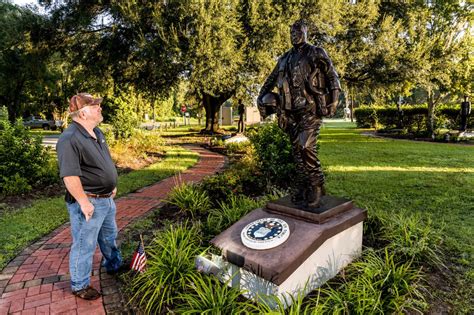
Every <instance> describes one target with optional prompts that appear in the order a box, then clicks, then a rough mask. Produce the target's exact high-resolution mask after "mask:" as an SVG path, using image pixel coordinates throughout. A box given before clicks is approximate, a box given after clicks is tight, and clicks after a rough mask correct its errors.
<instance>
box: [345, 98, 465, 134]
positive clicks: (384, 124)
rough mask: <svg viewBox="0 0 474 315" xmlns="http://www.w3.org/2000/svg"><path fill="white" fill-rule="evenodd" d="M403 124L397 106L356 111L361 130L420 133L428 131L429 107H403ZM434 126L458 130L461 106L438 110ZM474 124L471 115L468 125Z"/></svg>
mask: <svg viewBox="0 0 474 315" xmlns="http://www.w3.org/2000/svg"><path fill="white" fill-rule="evenodd" d="M401 110H402V122H401V126H399V112H398V109H397V107H396V106H361V107H359V108H356V109H355V110H354V115H355V117H356V120H357V127H359V128H376V129H393V128H399V127H401V128H403V129H404V130H405V131H406V132H415V133H420V132H422V131H425V130H426V122H427V119H428V106H427V105H426V104H424V105H416V106H413V105H403V106H402V107H401ZM435 114H436V121H435V124H434V126H435V127H441V126H443V125H444V126H446V127H448V128H452V129H457V128H458V127H459V124H460V106H459V105H450V104H444V105H440V106H438V107H437V109H436V112H435ZM473 124H474V115H470V116H469V119H468V125H469V126H472V125H473Z"/></svg>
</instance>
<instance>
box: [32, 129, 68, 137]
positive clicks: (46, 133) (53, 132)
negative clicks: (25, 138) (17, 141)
mask: <svg viewBox="0 0 474 315" xmlns="http://www.w3.org/2000/svg"><path fill="white" fill-rule="evenodd" d="M30 133H31V134H33V135H35V136H42V137H44V136H51V135H60V134H61V132H60V131H59V130H43V129H30Z"/></svg>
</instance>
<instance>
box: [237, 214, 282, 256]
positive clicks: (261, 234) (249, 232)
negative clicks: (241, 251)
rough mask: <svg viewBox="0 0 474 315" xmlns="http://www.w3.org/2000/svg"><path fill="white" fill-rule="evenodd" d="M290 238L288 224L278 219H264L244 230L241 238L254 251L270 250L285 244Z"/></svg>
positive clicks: (250, 224)
mask: <svg viewBox="0 0 474 315" xmlns="http://www.w3.org/2000/svg"><path fill="white" fill-rule="evenodd" d="M289 236H290V228H289V226H288V223H286V222H285V221H283V220H281V219H277V218H263V219H259V220H256V221H253V222H251V223H249V224H248V225H247V226H246V227H244V228H243V229H242V232H241V233H240V238H241V239H242V243H244V245H245V246H247V247H248V248H252V249H270V248H274V247H277V246H279V245H281V244H283V243H284V242H285V241H286V240H287V239H288V237H289Z"/></svg>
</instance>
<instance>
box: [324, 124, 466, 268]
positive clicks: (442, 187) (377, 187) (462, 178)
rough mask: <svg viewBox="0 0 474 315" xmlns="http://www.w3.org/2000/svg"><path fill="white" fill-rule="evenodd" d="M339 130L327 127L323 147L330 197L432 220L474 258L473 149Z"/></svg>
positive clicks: (338, 126)
mask: <svg viewBox="0 0 474 315" xmlns="http://www.w3.org/2000/svg"><path fill="white" fill-rule="evenodd" d="M345 125H346V126H347V125H348V124H347V123H346V124H345ZM341 127H344V123H342V124H341V123H327V124H326V125H325V127H324V128H323V130H322V133H321V137H320V141H319V143H320V144H321V149H320V150H321V152H320V158H321V162H322V164H323V167H324V168H325V170H326V172H327V174H328V176H327V188H328V190H329V192H330V193H331V194H334V195H341V196H346V197H349V198H351V199H354V200H355V201H356V203H357V204H358V205H359V206H361V207H364V208H367V209H369V211H370V210H372V211H386V212H389V213H396V212H401V211H404V212H412V213H416V212H418V213H421V214H423V215H426V216H431V217H432V218H433V220H434V221H435V222H436V225H437V226H439V227H440V228H444V231H445V237H446V239H445V240H446V242H447V243H448V244H449V246H450V247H451V248H453V249H459V250H461V251H462V252H464V253H465V254H467V255H468V256H469V257H472V255H473V254H474V247H473V244H474V243H473V241H472V240H473V238H474V216H473V215H472V211H473V210H474V189H473V187H474V146H467V145H458V144H442V143H429V142H414V141H405V140H392V139H381V138H374V137H368V136H364V135H361V134H360V129H355V128H350V127H349V128H341ZM471 263H472V261H471Z"/></svg>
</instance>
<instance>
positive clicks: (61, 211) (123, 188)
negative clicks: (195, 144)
mask: <svg viewBox="0 0 474 315" xmlns="http://www.w3.org/2000/svg"><path fill="white" fill-rule="evenodd" d="M165 150H166V155H165V158H164V159H163V160H162V161H160V162H158V163H155V164H152V165H150V166H148V167H146V168H144V169H141V170H137V171H133V172H130V173H128V174H124V175H121V176H120V177H119V184H118V196H123V195H125V194H127V193H129V192H132V191H135V190H137V189H139V188H141V187H144V186H147V185H150V184H153V183H155V182H157V181H159V180H162V179H164V178H167V177H169V176H172V175H174V174H176V173H177V172H180V171H183V170H185V169H187V168H188V167H190V166H192V165H194V164H195V163H196V162H197V160H198V158H199V157H198V155H197V154H196V153H193V152H191V151H188V150H185V149H182V148H179V147H168V148H165ZM68 218H69V216H68V213H67V210H66V205H65V203H64V198H63V197H56V198H49V199H42V200H38V201H35V203H34V204H33V205H31V206H29V207H25V208H22V209H19V210H16V211H11V212H8V211H6V212H5V213H4V214H3V215H2V216H1V217H0V269H2V268H3V267H5V265H6V264H7V263H8V261H9V260H10V259H12V258H13V257H15V256H16V255H17V254H18V253H19V252H20V251H21V250H22V249H23V248H24V247H25V246H27V245H28V244H30V243H31V242H33V241H34V240H36V239H38V238H40V237H42V236H43V235H45V234H47V233H49V232H51V231H53V230H54V229H55V228H57V227H58V226H59V225H61V224H62V223H65V222H67V221H68Z"/></svg>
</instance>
